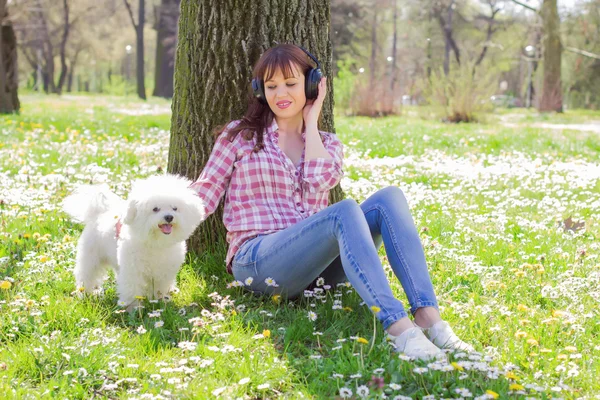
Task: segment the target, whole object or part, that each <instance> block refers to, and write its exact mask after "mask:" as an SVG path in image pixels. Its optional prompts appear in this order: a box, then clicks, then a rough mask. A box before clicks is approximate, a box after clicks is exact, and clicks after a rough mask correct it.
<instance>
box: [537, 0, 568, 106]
mask: <svg viewBox="0 0 600 400" xmlns="http://www.w3.org/2000/svg"><path fill="white" fill-rule="evenodd" d="M541 16H542V21H543V24H544V54H543V57H544V86H543V89H542V98H541V100H540V108H539V110H540V111H556V112H562V111H563V103H562V85H561V79H560V67H561V65H560V64H561V53H562V46H561V43H560V19H559V17H558V10H557V7H556V0H544V3H543V4H542V9H541Z"/></svg>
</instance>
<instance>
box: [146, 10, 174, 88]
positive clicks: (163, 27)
mask: <svg viewBox="0 0 600 400" xmlns="http://www.w3.org/2000/svg"><path fill="white" fill-rule="evenodd" d="M179 2H180V0H162V3H161V6H160V8H159V11H158V13H157V17H158V22H157V24H156V25H157V32H156V64H155V65H156V67H155V71H154V92H153V93H152V96H157V97H164V98H171V97H173V75H174V73H175V48H176V46H177V20H178V19H179Z"/></svg>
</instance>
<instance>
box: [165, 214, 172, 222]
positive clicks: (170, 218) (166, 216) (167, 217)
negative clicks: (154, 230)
mask: <svg viewBox="0 0 600 400" xmlns="http://www.w3.org/2000/svg"><path fill="white" fill-rule="evenodd" d="M165 221H167V222H169V223H170V222H171V221H173V216H172V215H170V214H168V215H165Z"/></svg>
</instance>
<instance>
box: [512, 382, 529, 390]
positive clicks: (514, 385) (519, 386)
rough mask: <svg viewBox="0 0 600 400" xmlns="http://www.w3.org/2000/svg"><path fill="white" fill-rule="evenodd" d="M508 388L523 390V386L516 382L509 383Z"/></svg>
mask: <svg viewBox="0 0 600 400" xmlns="http://www.w3.org/2000/svg"><path fill="white" fill-rule="evenodd" d="M508 388H509V389H510V390H525V387H524V386H523V385H519V384H518V383H511V384H510V385H509V386H508Z"/></svg>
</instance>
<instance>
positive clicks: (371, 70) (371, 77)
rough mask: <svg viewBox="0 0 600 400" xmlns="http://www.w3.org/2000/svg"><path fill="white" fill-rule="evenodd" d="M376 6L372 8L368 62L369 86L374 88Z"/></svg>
mask: <svg viewBox="0 0 600 400" xmlns="http://www.w3.org/2000/svg"><path fill="white" fill-rule="evenodd" d="M376 58H377V5H376V4H375V5H374V7H373V22H372V24H371V59H370V60H369V85H370V86H371V89H373V88H374V87H375V68H376V65H377V60H376Z"/></svg>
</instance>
